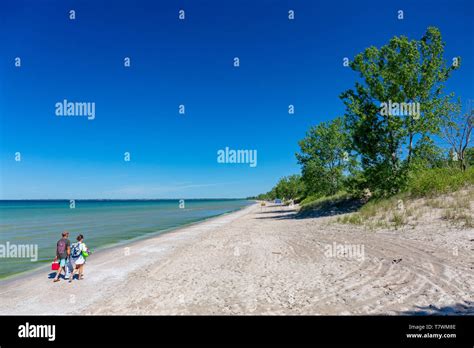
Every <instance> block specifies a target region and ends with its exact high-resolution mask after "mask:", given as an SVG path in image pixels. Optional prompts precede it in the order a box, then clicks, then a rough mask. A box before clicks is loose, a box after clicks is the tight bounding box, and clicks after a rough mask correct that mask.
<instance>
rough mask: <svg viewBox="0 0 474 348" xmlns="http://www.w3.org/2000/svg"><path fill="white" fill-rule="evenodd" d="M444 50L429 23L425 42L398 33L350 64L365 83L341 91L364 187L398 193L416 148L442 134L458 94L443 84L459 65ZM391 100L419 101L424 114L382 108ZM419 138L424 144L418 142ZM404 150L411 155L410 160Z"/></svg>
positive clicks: (377, 192)
mask: <svg viewBox="0 0 474 348" xmlns="http://www.w3.org/2000/svg"><path fill="white" fill-rule="evenodd" d="M443 52H444V43H443V41H442V39H441V34H440V32H439V30H438V29H436V28H433V27H430V28H428V30H427V32H426V33H425V35H424V36H423V37H422V38H421V40H418V41H417V40H412V41H409V40H408V38H406V37H404V36H400V37H394V38H392V39H391V40H390V42H389V43H388V44H387V45H385V46H383V47H381V48H380V49H378V48H376V47H369V48H367V49H366V50H365V51H364V52H363V53H360V54H358V55H357V56H356V57H355V59H354V60H353V62H352V63H351V68H352V69H353V70H354V71H357V72H358V73H359V75H360V77H361V78H362V82H357V83H356V84H355V88H354V89H350V90H347V91H346V92H344V93H342V94H341V99H342V100H343V102H344V104H345V105H346V118H345V120H346V126H347V128H348V129H349V131H350V135H351V146H352V149H353V150H354V151H355V152H356V153H357V154H359V155H360V160H361V167H362V170H363V177H364V180H361V181H360V184H361V185H363V186H362V187H360V189H363V188H365V187H367V188H369V189H370V190H371V191H372V192H374V193H375V194H378V195H392V194H395V193H397V192H399V191H400V190H401V189H403V185H404V184H405V183H406V178H407V174H408V171H409V168H410V164H411V161H412V158H413V157H414V152H415V149H416V148H420V147H421V146H422V145H423V146H424V145H426V139H427V137H429V136H430V135H431V134H438V133H439V132H440V126H441V122H442V116H443V115H444V114H445V113H446V112H447V110H449V109H450V108H451V107H452V104H451V102H450V101H451V99H452V97H453V96H452V95H443V88H444V86H443V83H444V82H445V81H446V80H447V79H448V77H449V76H450V74H451V72H452V71H453V70H454V69H455V68H457V67H447V65H446V63H445V60H444V59H443ZM389 101H391V102H393V103H406V102H410V103H419V105H420V114H419V115H416V116H417V117H414V115H409V116H406V117H402V116H398V115H392V114H391V113H388V114H386V113H383V112H381V111H382V110H381V109H380V105H381V104H382V103H388V102H389ZM417 138H421V139H423V140H422V141H425V144H417V143H416V140H415V139H417ZM418 152H419V151H418ZM402 153H407V156H406V158H402ZM364 186H365V187H364Z"/></svg>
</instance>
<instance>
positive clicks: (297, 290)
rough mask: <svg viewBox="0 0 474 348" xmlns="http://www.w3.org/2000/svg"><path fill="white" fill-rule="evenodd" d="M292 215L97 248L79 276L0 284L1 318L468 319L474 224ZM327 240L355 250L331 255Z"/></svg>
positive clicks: (473, 307)
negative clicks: (390, 224) (401, 225)
mask: <svg viewBox="0 0 474 348" xmlns="http://www.w3.org/2000/svg"><path fill="white" fill-rule="evenodd" d="M296 212H297V209H291V208H289V207H285V206H276V205H269V206H266V207H260V206H259V205H258V204H257V203H255V204H253V205H250V206H248V207H245V208H243V209H241V210H238V211H235V212H232V213H229V214H225V215H221V216H219V217H214V218H212V219H209V220H207V221H203V222H200V223H198V224H194V225H193V226H188V227H185V228H181V229H178V230H174V231H172V232H169V233H166V234H162V235H158V236H155V237H152V238H148V239H144V240H140V241H135V242H134V243H131V244H127V246H126V247H125V248H128V249H129V251H130V253H129V255H126V254H125V253H124V250H125V248H124V247H123V246H122V247H114V248H109V249H107V250H103V251H102V252H101V253H100V255H99V254H95V255H93V256H91V258H89V259H88V263H87V264H86V267H85V279H84V280H81V281H79V280H74V281H73V282H72V283H68V282H67V281H64V280H62V281H60V282H59V283H53V282H52V279H51V278H48V274H47V272H45V273H42V274H35V275H31V276H29V277H27V278H24V279H21V280H19V279H16V280H15V281H12V282H10V283H9V284H2V283H0V298H1V300H0V304H1V306H0V315H12V314H16V315H22V314H23V315H25V314H26V315H288V314H290V315H431V314H437V315H453V314H455V315H474V302H472V293H474V272H473V271H472V264H473V261H474V260H473V258H472V251H471V250H470V243H469V241H470V240H471V239H472V238H473V237H474V229H456V228H455V227H450V226H449V225H440V223H439V221H436V220H433V221H432V220H426V221H423V223H420V224H419V225H418V226H416V227H415V228H414V229H412V228H410V229H406V230H386V229H385V230H384V229H381V230H377V231H372V230H369V229H364V228H363V227H361V226H350V227H349V226H347V225H341V224H338V223H336V218H337V217H336V216H323V217H301V216H297V215H296ZM334 243H336V244H334ZM334 245H344V246H345V245H349V246H351V245H352V246H353V245H363V246H364V249H362V250H363V254H362V255H356V256H357V257H351V256H350V255H346V256H341V255H338V254H335V255H333V256H331V255H328V254H327V248H328V246H334ZM446 245H451V246H453V247H456V254H453V252H452V250H450V249H447V248H446ZM359 251H360V250H359Z"/></svg>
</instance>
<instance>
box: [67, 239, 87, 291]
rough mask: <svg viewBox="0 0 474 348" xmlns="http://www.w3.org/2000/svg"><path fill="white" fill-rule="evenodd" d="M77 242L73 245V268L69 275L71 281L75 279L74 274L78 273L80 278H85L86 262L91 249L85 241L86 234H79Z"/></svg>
mask: <svg viewBox="0 0 474 348" xmlns="http://www.w3.org/2000/svg"><path fill="white" fill-rule="evenodd" d="M76 239H77V242H76V243H74V244H73V245H72V247H71V263H72V266H73V270H72V272H71V275H70V276H69V282H72V280H73V279H74V274H75V273H76V271H77V273H78V277H79V278H78V279H79V280H81V279H82V278H84V264H85V263H86V257H87V256H89V253H90V251H89V249H88V248H87V246H86V244H85V243H84V236H83V235H82V234H80V235H78V236H77V238H76Z"/></svg>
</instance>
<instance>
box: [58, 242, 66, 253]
mask: <svg viewBox="0 0 474 348" xmlns="http://www.w3.org/2000/svg"><path fill="white" fill-rule="evenodd" d="M56 253H57V254H58V255H64V254H66V239H64V238H61V239H60V240H59V241H58V244H57V245H56Z"/></svg>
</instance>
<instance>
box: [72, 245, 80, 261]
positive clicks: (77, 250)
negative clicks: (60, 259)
mask: <svg viewBox="0 0 474 348" xmlns="http://www.w3.org/2000/svg"><path fill="white" fill-rule="evenodd" d="M79 256H81V243H74V244H73V245H72V246H71V257H72V258H74V259H77V258H78V257H79Z"/></svg>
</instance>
